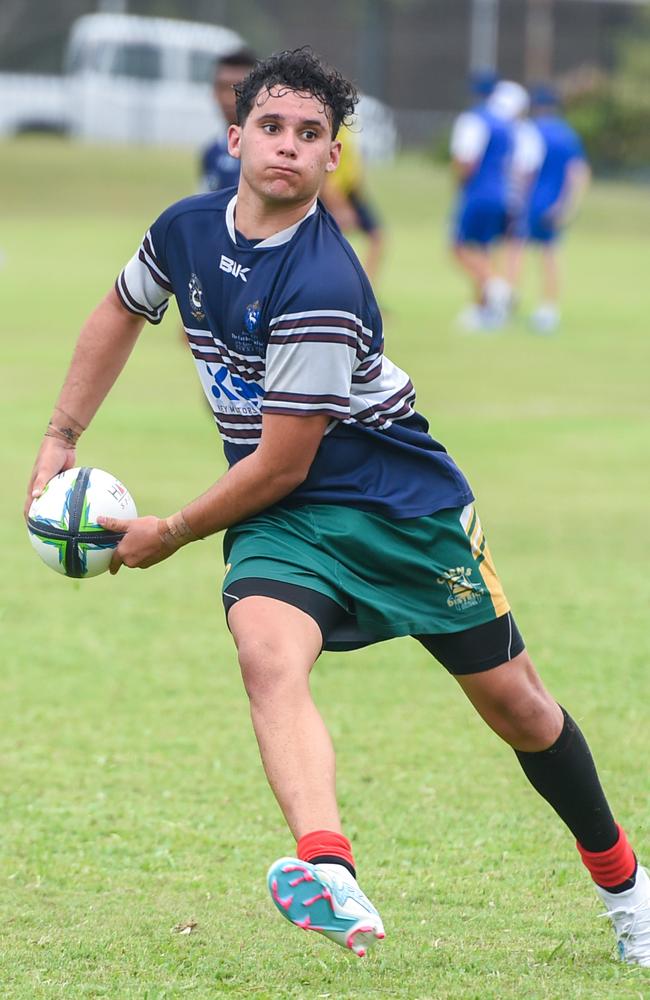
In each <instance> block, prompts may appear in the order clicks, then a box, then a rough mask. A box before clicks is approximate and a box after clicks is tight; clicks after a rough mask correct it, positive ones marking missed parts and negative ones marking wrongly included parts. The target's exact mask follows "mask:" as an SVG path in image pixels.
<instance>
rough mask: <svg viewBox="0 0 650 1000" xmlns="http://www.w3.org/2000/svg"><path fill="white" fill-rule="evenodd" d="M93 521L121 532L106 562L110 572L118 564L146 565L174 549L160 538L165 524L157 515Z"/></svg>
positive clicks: (153, 564)
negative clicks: (130, 519) (121, 536)
mask: <svg viewBox="0 0 650 1000" xmlns="http://www.w3.org/2000/svg"><path fill="white" fill-rule="evenodd" d="M97 521H98V523H99V524H101V526H102V527H103V528H107V529H108V531H118V532H120V533H123V534H124V538H123V539H122V541H121V542H120V543H119V545H118V546H117V548H116V549H115V551H114V552H113V558H112V559H111V564H110V566H109V572H110V573H111V576H114V575H115V574H116V573H117V572H118V570H119V568H120V566H128V567H129V569H148V568H149V567H150V566H155V565H156V563H159V562H162V561H163V559H167V558H168V557H169V556H171V555H172V554H173V553H174V552H175V551H176V549H174V548H173V547H172V546H170V545H168V544H167V543H166V542H165V540H164V539H163V534H164V533H165V531H166V529H167V525H166V522H165V521H164V520H163V519H162V518H160V517H136V518H134V519H133V520H132V521H122V520H120V518H118V517H98V518H97Z"/></svg>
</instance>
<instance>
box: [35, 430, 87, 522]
mask: <svg viewBox="0 0 650 1000" xmlns="http://www.w3.org/2000/svg"><path fill="white" fill-rule="evenodd" d="M75 461H76V452H75V449H74V447H73V446H71V445H69V444H68V443H67V441H63V440H62V439H60V438H56V437H45V438H43V444H42V445H41V447H40V449H39V452H38V455H37V456H36V461H35V462H34V468H33V469H32V474H31V477H30V480H29V485H28V486H27V497H26V498H25V509H24V514H25V520H26V519H27V515H28V514H29V508H30V507H31V505H32V501H33V500H35V499H36V497H40V495H41V493H42V492H43V488H44V486H45V484H46V483H49V481H50V479H51V478H52V476H56V475H58V474H59V472H65V470H66V469H73V468H74V465H75Z"/></svg>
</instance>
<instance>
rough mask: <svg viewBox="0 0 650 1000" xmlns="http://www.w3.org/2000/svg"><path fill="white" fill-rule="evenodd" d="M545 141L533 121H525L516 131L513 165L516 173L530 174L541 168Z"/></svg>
mask: <svg viewBox="0 0 650 1000" xmlns="http://www.w3.org/2000/svg"><path fill="white" fill-rule="evenodd" d="M544 154H545V143H544V139H543V138H542V134H541V132H540V131H539V129H538V128H536V127H535V125H534V124H533V122H531V121H523V122H521V123H520V124H519V125H518V126H517V127H516V128H515V133H514V148H513V153H512V167H513V170H514V171H515V173H516V174H519V175H522V174H523V175H530V174H533V173H535V171H537V170H539V168H540V167H541V165H542V162H543V160H544Z"/></svg>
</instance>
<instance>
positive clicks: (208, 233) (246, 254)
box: [28, 49, 650, 965]
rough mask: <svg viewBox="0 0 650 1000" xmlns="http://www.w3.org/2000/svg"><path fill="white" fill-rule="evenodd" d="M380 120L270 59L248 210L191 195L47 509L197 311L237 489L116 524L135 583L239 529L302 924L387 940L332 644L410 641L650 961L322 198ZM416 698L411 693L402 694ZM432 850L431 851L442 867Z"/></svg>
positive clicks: (283, 59)
mask: <svg viewBox="0 0 650 1000" xmlns="http://www.w3.org/2000/svg"><path fill="white" fill-rule="evenodd" d="M355 101H356V93H355V91H354V88H353V87H352V85H351V84H350V83H348V82H347V81H346V80H344V79H343V77H342V76H341V75H340V74H338V73H337V72H336V71H334V70H330V69H328V68H327V67H325V66H323V64H322V63H321V62H319V61H318V60H317V59H316V57H315V56H314V55H313V54H312V53H311V52H310V51H309V50H305V49H298V50H296V51H293V52H284V53H280V54H279V55H276V56H272V57H271V58H269V59H267V60H265V61H264V62H261V63H259V64H257V65H256V66H255V67H254V69H253V70H252V71H251V73H250V74H249V76H248V77H247V78H246V79H245V80H244V81H243V82H242V84H241V85H239V86H238V87H237V121H238V124H237V125H232V126H231V127H230V129H229V132H228V138H229V149H230V152H231V153H232V155H233V156H235V157H236V158H238V159H240V161H241V175H240V180H239V187H238V189H237V191H233V190H232V189H230V190H226V191H222V192H216V193H214V194H208V195H199V196H195V197H193V198H186V199H184V200H183V201H180V202H178V203H177V204H175V205H172V206H171V207H170V208H168V209H166V210H165V211H164V212H163V213H162V215H160V216H159V218H158V219H157V220H156V221H155V222H154V223H153V224H152V226H151V228H150V229H149V230H148V232H147V233H146V235H145V237H144V239H143V240H142V242H141V244H140V246H139V247H138V248H137V249H136V252H135V254H134V256H133V257H132V259H131V260H130V261H129V262H128V263H127V264H126V266H125V267H124V269H123V270H122V272H121V273H120V275H119V277H118V279H117V282H116V285H115V288H114V289H112V290H111V291H110V292H109V293H108V295H107V296H106V298H105V299H104V300H103V302H101V303H100V305H99V306H98V307H97V309H95V311H94V312H93V313H92V315H91V317H90V318H89V320H88V321H87V323H86V325H85V326H84V328H83V330H82V332H81V335H80V338H79V340H78V342H77V347H76V350H75V354H74V357H73V361H72V364H71V367H70V370H69V372H68V375H67V377H66V380H65V383H64V387H63V390H62V392H61V394H60V396H59V399H58V401H57V405H56V409H55V411H54V414H53V416H52V419H51V421H50V424H49V427H48V430H47V433H46V437H45V439H44V442H43V444H42V446H41V449H40V451H39V454H38V457H37V460H36V464H35V467H34V472H33V476H32V479H31V482H30V484H29V489H28V493H29V497H30V498H31V497H33V496H36V495H39V494H40V492H41V491H42V489H43V487H44V486H45V483H46V482H47V481H48V480H49V479H50V477H51V476H53V475H54V474H55V473H57V472H59V471H60V470H61V469H63V468H68V467H71V466H73V465H74V463H75V460H76V456H75V445H76V441H77V438H78V436H79V434H80V433H81V431H82V430H83V429H84V428H85V427H86V426H87V425H88V423H89V422H90V420H91V419H92V418H93V416H94V414H95V412H96V411H97V409H98V407H99V406H100V404H101V402H102V400H103V399H104V397H105V395H106V393H107V392H108V391H109V389H110V387H111V385H112V384H113V382H114V381H115V379H116V378H117V376H118V374H119V372H120V371H121V369H122V367H123V365H124V363H125V362H126V360H127V357H128V355H129V353H130V351H131V349H132V347H133V346H134V344H135V342H136V340H137V338H138V336H139V334H140V332H141V330H142V328H143V326H144V324H145V321H147V320H148V321H149V322H150V323H154V324H157V323H159V322H160V320H161V319H162V316H163V314H164V312H165V310H166V308H167V305H168V302H169V299H170V297H171V296H172V295H173V296H175V298H176V304H177V306H178V309H179V311H180V313H181V316H182V319H183V325H184V326H185V330H186V333H187V339H188V344H189V347H190V349H191V352H192V355H193V358H194V361H195V364H196V368H197V372H198V375H199V378H200V380H201V383H202V385H203V388H204V390H205V394H206V397H207V399H208V400H209V401H210V403H211V406H212V409H213V411H214V418H215V422H216V425H217V428H218V430H219V433H220V435H221V438H222V440H223V443H224V450H225V453H226V457H227V460H228V463H229V469H228V471H227V472H226V473H225V474H224V475H223V476H222V477H221V478H220V479H218V480H217V481H216V482H214V483H212V484H211V485H208V486H207V489H206V491H205V492H204V493H203V494H202V496H200V497H198V498H197V499H194V500H190V501H189V502H188V503H186V504H184V505H183V506H182V508H181V509H180V510H178V511H177V512H176V513H174V514H171V515H170V516H169V517H165V518H158V517H153V516H148V517H140V518H137V519H136V520H134V521H129V522H124V521H121V520H115V519H110V518H104V519H102V523H103V524H104V526H105V527H106V528H107V529H108V530H113V531H118V532H120V533H123V534H124V537H123V538H122V540H121V542H120V543H119V546H118V547H117V549H116V551H115V553H114V557H113V563H112V572H117V571H118V570H119V568H120V566H121V565H126V566H129V567H142V568H147V567H150V566H153V565H155V564H156V563H158V562H160V561H161V560H163V559H166V558H168V557H170V556H172V555H173V554H174V553H175V552H176V551H177V550H178V549H179V548H181V547H182V546H184V545H186V544H188V543H191V542H194V541H195V540H197V539H199V538H204V537H206V536H208V535H212V534H214V533H216V532H219V531H222V530H224V529H225V530H226V535H225V539H224V550H225V551H224V554H225V558H226V563H227V565H226V575H225V580H224V584H223V601H224V606H225V609H226V614H227V620H228V626H229V628H230V631H231V632H232V635H233V638H234V641H235V643H236V646H237V650H238V654H239V662H240V665H241V670H242V675H243V679H244V684H245V686H246V691H247V694H248V697H249V700H250V706H251V717H252V721H253V726H254V728H255V734H256V736H257V740H258V744H259V748H260V753H261V756H262V760H263V764H264V769H265V772H266V775H267V778H268V780H269V783H270V785H271V787H272V789H273V792H274V793H275V795H276V798H277V800H278V803H279V805H280V807H281V809H282V812H283V813H284V816H285V818H286V821H287V824H288V826H289V828H290V830H291V832H292V834H293V835H294V837H295V838H296V848H295V855H293V856H288V857H283V858H280V859H279V860H277V861H275V862H274V863H273V864H272V865H271V868H270V870H269V874H268V888H269V891H270V894H271V898H272V900H273V903H274V904H275V906H276V907H277V909H278V910H279V912H280V913H281V914H282V915H283V916H284V917H285V918H286V919H287V920H289V921H291V923H293V924H295V925H297V926H298V927H301V928H303V929H305V930H313V931H316V932H318V933H321V934H324V935H325V936H326V937H328V938H330V939H331V940H332V941H334V942H336V943H337V944H339V945H341V946H343V947H344V948H347V949H350V950H351V951H353V952H354V953H355V954H357V955H360V956H361V955H364V954H365V952H366V950H367V949H368V947H369V946H370V945H371V944H373V943H374V942H375V941H377V940H379V939H381V938H383V937H384V928H383V924H382V921H381V918H380V916H379V914H378V912H377V910H376V909H375V907H374V906H373V905H372V903H371V902H370V901H369V900H368V898H367V896H366V895H365V894H364V893H363V891H362V890H361V889H360V887H359V885H358V883H357V881H356V865H355V860H354V856H353V851H352V845H351V843H350V841H349V840H348V838H347V837H346V836H345V834H344V832H343V827H342V825H341V819H340V816H339V809H338V804H337V797H336V787H335V759H334V751H333V748H332V743H331V740H330V737H329V734H328V732H327V729H326V728H325V724H324V722H323V719H322V718H321V715H320V713H319V712H318V709H317V708H316V705H315V704H314V701H313V700H312V696H311V692H310V687H309V676H310V672H311V670H312V667H313V666H314V664H315V662H316V660H317V659H318V657H319V655H320V653H321V651H322V649H323V648H325V649H339V650H344V649H350V648H357V647H359V646H364V645H367V644H370V643H373V642H378V641H381V640H385V639H389V638H391V637H394V636H404V635H411V636H413V637H415V638H416V639H417V640H418V642H420V643H421V644H422V646H423V647H424V648H425V649H426V650H428V651H429V652H430V653H431V654H432V655H433V656H434V657H436V659H438V660H439V661H440V662H441V663H442V664H443V665H444V666H445V667H446V668H447V670H448V671H449V672H450V673H451V674H452V675H453V676H454V678H455V680H456V681H457V683H458V684H459V685H460V687H461V688H462V690H463V691H464V692H465V694H466V695H467V697H468V698H469V699H470V701H471V702H472V704H473V705H474V707H475V708H476V710H477V712H478V713H479V715H481V716H482V718H483V719H484V720H485V721H486V723H487V724H488V725H489V726H491V728H492V729H493V730H494V731H495V732H496V733H498V734H499V736H500V737H501V738H502V739H504V740H505V741H506V742H507V743H509V744H510V745H511V746H512V747H513V749H514V751H515V754H516V757H517V760H518V761H519V764H520V765H521V767H522V768H523V770H524V773H525V775H526V777H527V778H528V780H529V781H530V782H531V783H532V785H533V786H534V788H535V789H536V790H537V791H538V792H539V794H540V795H542V796H543V797H544V798H545V799H547V801H548V802H549V803H550V804H551V806H552V807H553V808H554V809H555V810H556V812H557V813H558V814H559V816H560V817H561V818H562V820H563V821H564V822H565V824H566V825H567V827H568V828H569V829H570V831H571V832H572V834H573V835H574V836H575V838H576V839H577V841H578V849H579V851H580V854H581V856H582V859H583V861H584V863H585V865H586V867H587V868H588V870H589V872H590V873H591V875H592V878H593V879H594V881H595V883H596V885H597V891H598V893H599V894H600V896H601V898H602V900H603V901H604V903H605V905H606V907H607V910H608V912H609V913H610V915H611V918H612V920H613V922H614V924H615V927H616V930H617V934H618V937H619V941H620V942H621V947H622V949H623V954H624V957H625V958H626V960H627V961H630V962H637V963H639V964H642V965H650V879H649V878H648V875H647V873H646V872H645V870H644V869H642V868H641V867H638V866H637V862H636V858H635V856H634V853H633V851H632V848H631V847H630V844H629V842H628V840H627V837H626V835H625V833H624V832H623V831H622V829H621V828H620V827H619V826H618V825H617V824H616V822H615V820H614V817H613V815H612V813H611V811H610V808H609V805H608V803H607V800H606V798H605V795H604V792H603V790H602V788H601V785H600V782H599V780H598V776H597V773H596V769H595V767H594V763H593V760H592V758H591V755H590V753H589V749H588V747H587V744H586V742H585V740H584V737H583V735H582V733H581V732H580V729H579V727H578V726H577V724H576V723H575V722H574V720H573V719H572V718H571V717H570V715H569V714H568V713H567V712H566V711H565V710H564V709H562V708H561V707H560V706H559V705H558V704H557V702H556V701H555V700H554V699H553V698H552V697H551V696H550V695H549V694H548V692H547V691H546V689H545V688H544V686H543V685H542V682H541V680H540V678H539V676H538V674H537V672H536V670H535V668H534V666H533V663H532V661H531V659H530V657H529V655H528V653H527V652H526V649H525V647H524V642H523V639H522V637H521V635H520V633H519V631H518V629H517V626H516V624H515V621H514V618H513V616H512V612H511V611H510V606H509V604H508V601H507V599H506V596H505V594H504V592H503V588H502V586H501V583H500V581H499V578H498V576H497V574H496V570H495V568H494V563H493V561H492V557H491V555H490V550H489V548H488V545H487V542H486V538H485V535H484V533H483V529H482V527H481V522H480V520H479V517H478V514H477V511H476V508H475V506H474V499H473V494H472V490H471V488H470V486H469V484H468V482H467V479H466V478H465V476H464V475H463V473H462V472H461V471H460V469H459V468H458V466H457V465H456V464H455V462H454V461H453V459H452V458H451V457H450V455H448V453H447V452H446V450H445V449H444V447H443V446H442V445H441V444H440V443H439V442H437V441H436V440H434V439H433V438H432V437H431V436H430V435H429V430H428V423H427V421H426V419H425V418H424V417H423V416H422V415H421V414H420V413H419V412H418V411H417V409H416V406H415V390H414V388H413V384H412V382H411V380H410V379H409V377H408V375H407V374H406V373H405V372H404V371H402V370H401V369H400V368H398V367H397V365H395V364H393V363H392V362H391V361H390V360H389V359H388V358H387V357H386V355H385V354H384V338H383V330H382V319H381V315H380V313H379V309H378V307H377V302H376V300H375V297H374V295H373V291H372V288H371V286H370V283H369V282H368V279H367V277H366V275H365V273H364V271H363V268H362V267H361V265H360V263H359V261H358V260H357V258H356V256H355V255H354V252H353V251H352V248H351V247H350V245H349V244H348V243H347V241H346V240H345V238H344V237H343V236H342V235H341V232H340V230H339V229H338V227H337V225H336V223H335V222H334V221H333V219H332V218H331V216H330V215H329V214H328V213H327V212H326V210H325V209H324V208H323V207H322V206H321V205H320V204H319V202H318V200H317V194H318V191H319V190H320V188H321V186H322V184H323V180H324V178H325V176H326V175H327V174H328V173H331V172H332V171H334V170H335V169H336V167H337V163H338V159H339V155H340V150H341V147H340V143H339V141H338V139H337V135H338V131H339V128H340V126H341V124H343V123H344V122H345V121H346V120H349V116H350V115H352V113H353V111H354V107H355ZM72 503H73V504H74V497H73V498H72ZM179 599H180V595H179ZM396 653H397V660H396V665H395V670H396V678H398V676H400V669H399V653H398V651H396ZM350 669H352V667H350ZM369 683H370V681H369ZM399 683H400V685H401V690H402V692H403V693H404V697H405V698H408V696H409V690H408V688H409V684H408V679H407V678H406V677H404V676H403V674H402V675H401V677H400V682H399ZM215 711H216V709H215ZM384 744H385V741H384V743H382V741H379V743H377V742H375V743H373V745H372V746H368V747H367V753H368V754H373V755H376V754H377V753H383V752H384V749H385V745H384ZM378 746H379V749H378ZM438 835H439V831H432V843H433V842H434V841H435V838H436V836H438ZM386 849H387V851H389V854H391V853H394V847H392V846H391V845H390V843H389V842H387V844H386ZM430 853H431V852H430V851H429V849H428V847H427V846H426V845H423V849H422V854H423V856H422V865H423V867H424V868H427V869H428V868H429V867H430V865H431V859H430V856H429V855H430ZM549 860H552V859H549ZM256 863H257V862H256ZM450 877H452V878H453V876H450Z"/></svg>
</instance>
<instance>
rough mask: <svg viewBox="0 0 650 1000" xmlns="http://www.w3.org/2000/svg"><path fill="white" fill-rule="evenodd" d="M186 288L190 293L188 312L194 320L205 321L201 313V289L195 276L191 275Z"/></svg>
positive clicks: (202, 312)
mask: <svg viewBox="0 0 650 1000" xmlns="http://www.w3.org/2000/svg"><path fill="white" fill-rule="evenodd" d="M188 287H189V291H190V312H191V313H192V316H193V317H194V319H198V320H199V322H201V320H204V319H205V313H204V311H203V288H202V287H201V282H200V281H199V279H198V278H197V276H196V275H195V274H192V276H191V278H190V281H189V286H188Z"/></svg>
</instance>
